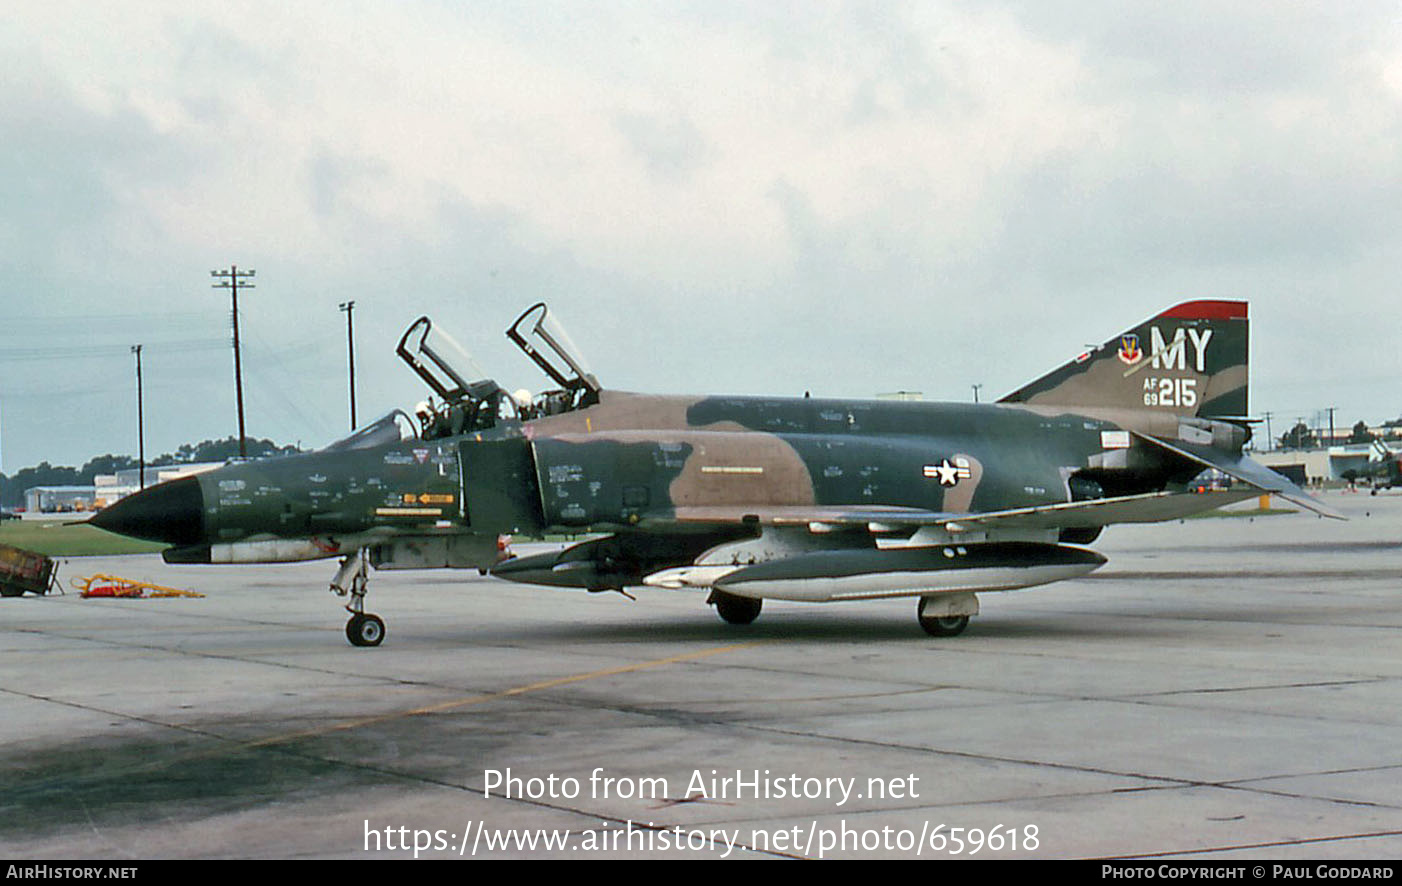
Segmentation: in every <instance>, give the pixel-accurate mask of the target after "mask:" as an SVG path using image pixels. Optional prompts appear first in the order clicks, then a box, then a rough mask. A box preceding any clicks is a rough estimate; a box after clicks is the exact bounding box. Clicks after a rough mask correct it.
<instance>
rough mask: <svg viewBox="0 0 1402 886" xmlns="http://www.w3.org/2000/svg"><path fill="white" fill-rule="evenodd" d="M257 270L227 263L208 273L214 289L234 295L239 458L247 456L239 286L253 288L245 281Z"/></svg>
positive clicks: (235, 390)
mask: <svg viewBox="0 0 1402 886" xmlns="http://www.w3.org/2000/svg"><path fill="white" fill-rule="evenodd" d="M256 273H258V272H257V271H240V270H239V268H238V265H229V270H227V271H210V272H209V275H210V276H211V277H214V278H215V279H217V280H219V281H220V282H218V283H215V284H214V288H215V289H228V290H232V292H233V297H234V308H233V312H234V313H233V322H234V397H235V399H237V400H238V405H239V458H247V457H248V444H247V442H246V441H245V439H244V438H245V436H246V435H245V434H244V430H243V364H242V362H241V360H240V356H239V286H240V285H242V286H243V288H244V289H253V288H254V286H253V284H252V283H248V282H245V281H247V280H248V279H249V278H250V277H252V276H253V275H254V274H256Z"/></svg>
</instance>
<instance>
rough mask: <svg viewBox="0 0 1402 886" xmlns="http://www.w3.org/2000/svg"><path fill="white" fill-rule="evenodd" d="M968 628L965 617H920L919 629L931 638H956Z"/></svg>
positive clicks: (967, 618)
mask: <svg viewBox="0 0 1402 886" xmlns="http://www.w3.org/2000/svg"><path fill="white" fill-rule="evenodd" d="M968 626H969V617H968V616H967V615H937V616H933V617H930V618H926V617H925V616H923V615H922V616H920V627H922V628H924V629H925V633H927V634H929V635H930V636H931V637H957V636H959V635H960V634H962V633H964V628H967V627H968Z"/></svg>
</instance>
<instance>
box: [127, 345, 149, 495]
mask: <svg viewBox="0 0 1402 886" xmlns="http://www.w3.org/2000/svg"><path fill="white" fill-rule="evenodd" d="M131 352H132V353H133V354H135V355H136V440H137V442H136V447H137V459H138V461H137V464H138V465H140V467H139V468H138V470H139V471H140V474H139V477H140V479H139V481H138V482H139V483H140V488H142V489H145V488H146V419H145V406H144V404H143V403H142V391H141V345H132V346H131Z"/></svg>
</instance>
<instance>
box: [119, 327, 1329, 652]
mask: <svg viewBox="0 0 1402 886" xmlns="http://www.w3.org/2000/svg"><path fill="white" fill-rule="evenodd" d="M507 335H508V337H509V338H510V339H511V340H512V341H513V342H515V343H516V345H517V346H519V347H520V348H521V350H522V351H523V352H524V353H525V354H526V355H527V356H528V357H529V358H530V359H531V360H532V361H533V362H534V363H535V364H536V365H537V366H538V367H539V368H540V369H541V370H542V371H544V372H545V374H546V375H547V376H548V377H549V379H550V380H551V384H552V387H551V389H550V390H548V391H546V392H545V393H543V394H541V395H539V396H536V397H531V396H529V394H527V393H526V392H525V391H518V392H516V393H510V392H508V391H507V390H505V389H504V388H502V387H501V386H500V385H498V384H497V383H496V382H495V381H493V380H491V379H489V378H487V377H486V375H485V373H483V372H482V371H481V370H480V369H479V368H478V367H477V365H476V363H475V362H474V361H473V360H472V359H471V357H470V356H468V355H467V354H466V352H465V351H464V350H463V349H462V348H461V347H460V346H458V345H457V344H456V343H455V342H454V341H453V340H452V339H451V338H450V337H449V336H447V335H446V334H444V333H443V332H442V331H441V330H440V329H438V328H437V327H435V326H434V325H433V323H432V321H431V320H430V319H429V318H427V317H421V318H419V319H418V320H416V321H415V322H414V323H413V324H412V325H411V326H410V327H409V329H408V330H407V331H406V332H405V333H404V335H403V337H402V338H401V339H400V342H399V345H398V348H397V353H398V355H399V356H400V358H401V359H403V360H404V362H405V363H407V364H408V366H409V367H410V368H411V369H413V371H414V372H415V373H417V374H418V375H419V377H420V378H421V379H422V380H423V381H424V383H425V384H427V386H428V387H429V389H430V390H431V391H432V397H431V398H430V400H429V401H427V402H425V403H422V404H420V406H419V408H418V409H417V410H415V415H414V416H412V417H411V416H410V415H409V414H407V413H404V412H401V411H396V412H394V413H391V414H389V415H387V416H385V417H384V418H382V419H380V420H379V421H376V422H374V423H373V424H370V425H368V426H366V427H363V428H361V429H359V430H357V431H356V432H355V433H354V434H353V435H351V436H350V437H348V438H346V439H345V440H341V441H339V442H337V443H334V444H332V445H330V446H328V447H326V448H324V449H322V450H319V451H316V452H309V453H303V454H298V455H292V456H285V457H280V458H270V459H266V460H258V461H249V462H242V463H231V464H228V465H226V466H224V467H221V468H219V469H216V470H213V471H210V472H208V473H205V474H201V475H198V476H192V477H185V478H181V479H177V480H173V481H170V482H167V483H163V484H160V485H158V486H155V487H152V488H149V489H147V490H145V491H143V492H139V493H137V494H135V495H132V496H130V497H128V498H125V499H123V500H121V501H120V502H118V503H117V504H115V505H113V506H111V507H109V508H107V509H105V510H103V511H101V512H100V513H99V514H98V515H97V516H96V517H95V518H94V519H93V521H92V522H93V523H94V524H95V525H97V526H99V527H102V528H104V529H108V530H111V531H114V532H118V533H122V534H125V535H129V536H134V537H137V538H142V539H150V540H155V541H160V542H164V543H166V544H168V545H169V546H170V547H169V548H168V549H167V550H166V551H165V553H164V557H165V560H166V561H167V562H169V563H266V562H287V561H295V560H309V559H316V558H332V557H339V558H341V560H340V565H339V569H338V570H337V572H336V574H335V577H334V578H333V579H332V582H331V589H332V590H333V591H335V592H337V593H338V594H341V595H343V596H345V595H349V602H348V604H347V606H346V608H347V610H348V611H349V612H350V613H351V617H350V620H349V622H348V623H347V625H346V636H347V638H348V639H349V640H350V642H351V643H352V644H354V645H357V646H376V645H378V644H379V643H380V642H381V641H382V640H383V639H384V636H385V627H384V622H383V620H382V619H381V618H379V617H378V616H376V615H374V614H371V613H369V612H367V611H366V610H365V594H366V589H367V580H368V567H374V568H376V569H428V568H476V569H478V570H480V571H482V572H484V573H486V572H489V573H490V574H491V575H493V576H496V577H498V578H501V579H506V580H510V581H515V582H527V583H534V584H541V585H550V586H556V587H561V588H579V589H584V590H588V591H605V590H611V591H620V592H624V593H627V589H628V588H630V587H638V586H651V587H657V588H674V589H686V588H694V589H700V590H704V591H707V592H708V597H707V602H708V603H710V604H712V605H714V606H715V607H716V609H717V611H718V613H719V615H720V617H721V618H722V619H724V620H725V621H726V622H729V623H731V624H747V623H749V622H751V621H753V620H754V619H755V618H756V617H757V616H758V615H759V613H760V610H761V607H762V605H763V601H764V600H766V599H780V600H798V601H809V602H830V601H839V600H867V599H877V598H886V597H913V598H915V599H916V601H917V617H918V621H919V623H920V625H921V627H923V628H924V630H925V631H926V632H928V633H929V634H931V635H934V636H953V635H957V634H959V633H961V632H962V631H963V630H964V629H965V627H966V626H967V625H968V623H969V617H970V616H973V615H977V614H978V611H979V600H978V596H977V595H978V594H979V593H983V592H990V591H1009V590H1016V589H1020V588H1028V587H1032V586H1035V585H1041V584H1045V583H1048V582H1053V581H1058V580H1062V579H1068V578H1075V577H1078V576H1083V575H1085V574H1087V573H1089V572H1091V571H1093V570H1095V569H1097V568H1098V567H1100V566H1101V565H1102V564H1103V563H1104V562H1105V557H1103V556H1102V555H1101V554H1099V553H1097V552H1096V551H1094V550H1092V549H1091V548H1090V547H1088V545H1090V544H1091V543H1093V542H1094V541H1095V540H1096V538H1097V537H1098V536H1099V535H1100V533H1101V530H1102V529H1103V527H1105V526H1107V525H1110V524H1113V523H1148V522H1156V521H1163V520H1173V519H1178V518H1181V517H1184V516H1187V515H1189V514H1193V513H1197V512H1199V511H1205V510H1210V509H1214V508H1218V507H1221V506H1222V505H1224V504H1228V503H1231V502H1235V501H1239V500H1243V499H1246V498H1250V497H1254V496H1257V495H1259V494H1261V493H1262V492H1271V493H1276V494H1278V495H1280V496H1282V497H1283V498H1285V499H1287V500H1289V501H1292V502H1295V503H1297V504H1299V505H1301V506H1303V507H1305V508H1309V509H1311V510H1314V511H1317V512H1319V513H1321V514H1324V515H1326V516H1330V517H1338V515H1337V514H1335V513H1333V512H1332V511H1331V510H1329V509H1328V508H1327V507H1325V506H1324V505H1323V504H1321V503H1320V502H1318V501H1316V500H1314V499H1313V498H1311V497H1310V496H1308V495H1307V494H1306V493H1305V492H1304V491H1302V490H1301V489H1300V488H1299V487H1298V486H1296V485H1295V484H1293V483H1292V482H1290V481H1289V480H1287V479H1286V478H1284V477H1282V476H1281V475H1279V474H1276V473H1275V472H1273V471H1270V470H1267V469H1266V468H1264V467H1262V466H1261V465H1259V464H1256V463H1255V462H1252V461H1251V460H1250V459H1248V458H1246V457H1244V456H1243V455H1242V446H1243V445H1244V444H1245V443H1246V442H1247V441H1248V440H1249V439H1250V436H1251V424H1250V420H1249V419H1248V418H1247V417H1246V415H1247V305H1246V303H1244V302H1237V301H1192V302H1187V303H1184V304H1180V305H1177V306H1176V307H1172V308H1169V309H1168V310H1166V311H1164V312H1162V313H1160V314H1158V315H1156V316H1154V317H1151V318H1149V319H1148V320H1146V321H1144V322H1143V323H1140V324H1139V325H1137V326H1135V327H1133V328H1131V329H1130V330H1128V331H1126V332H1124V333H1121V334H1120V335H1117V336H1115V337H1113V338H1111V339H1109V340H1108V341H1107V342H1106V343H1105V344H1104V345H1102V346H1100V347H1097V348H1092V349H1090V350H1087V351H1085V352H1084V353H1081V354H1080V355H1079V356H1077V357H1075V358H1074V359H1072V360H1070V361H1069V362H1067V363H1066V364H1065V365H1063V366H1060V367H1058V368H1056V369H1055V370H1053V371H1052V372H1050V373H1048V374H1046V375H1044V376H1042V377H1041V378H1038V379H1036V380H1035V381H1033V382H1031V383H1029V384H1027V385H1025V386H1023V387H1021V388H1019V389H1018V390H1016V391H1014V392H1012V393H1010V394H1008V395H1007V396H1005V397H1003V398H1002V399H1001V400H999V401H998V402H996V403H992V404H989V403H985V404H970V403H927V402H908V401H907V402H890V401H866V400H850V399H822V398H816V397H814V398H809V397H807V396H804V397H802V398H787V397H751V396H659V395H653V394H639V393H627V392H623V391H614V390H610V389H607V388H604V387H603V386H602V385H600V384H599V382H598V380H597V379H596V378H595V376H594V375H593V374H592V373H591V372H590V370H589V369H588V367H587V365H586V364H585V362H584V361H583V359H582V358H581V356H580V354H579V351H578V349H577V348H576V347H575V346H574V345H573V344H572V343H571V341H570V339H569V336H568V335H567V334H566V333H565V331H564V329H563V327H562V326H561V325H560V324H559V323H558V322H557V320H556V318H555V317H554V315H552V314H551V313H550V311H549V308H548V307H547V306H546V305H545V304H544V303H541V304H536V305H534V306H532V307H531V308H530V309H528V310H527V311H526V312H525V313H523V314H522V315H521V316H520V317H518V318H517V320H516V322H515V323H513V324H512V325H511V327H510V328H509V329H508V330H507ZM1207 469H1215V470H1217V471H1221V472H1223V473H1225V474H1227V475H1229V476H1230V477H1232V478H1233V479H1234V481H1235V482H1234V483H1233V485H1232V488H1231V490H1229V491H1225V492H1217V493H1212V494H1199V493H1196V492H1194V491H1192V490H1193V488H1194V487H1193V484H1192V481H1193V478H1194V477H1195V476H1196V475H1198V474H1199V473H1201V472H1202V471H1204V470H1207ZM546 533H563V534H571V535H575V534H587V535H586V537H585V539H584V540H582V541H579V542H577V543H575V544H571V545H569V546H567V547H564V548H562V549H560V550H557V551H550V552H548V553H543V554H535V555H531V556H522V557H515V558H509V559H507V558H506V557H507V554H506V553H505V552H504V551H503V550H502V549H501V544H500V540H501V539H502V538H503V537H504V536H508V535H509V536H515V537H520V536H541V535H544V534H546Z"/></svg>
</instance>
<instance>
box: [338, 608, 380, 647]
mask: <svg viewBox="0 0 1402 886" xmlns="http://www.w3.org/2000/svg"><path fill="white" fill-rule="evenodd" d="M346 639H347V640H349V641H351V645H352V646H379V645H380V643H381V642H382V641H383V640H384V639H385V623H384V621H383V620H381V619H380V617H379V616H378V615H372V614H370V613H368V612H357V613H355V614H354V615H352V616H351V618H350V621H348V622H346Z"/></svg>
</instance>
